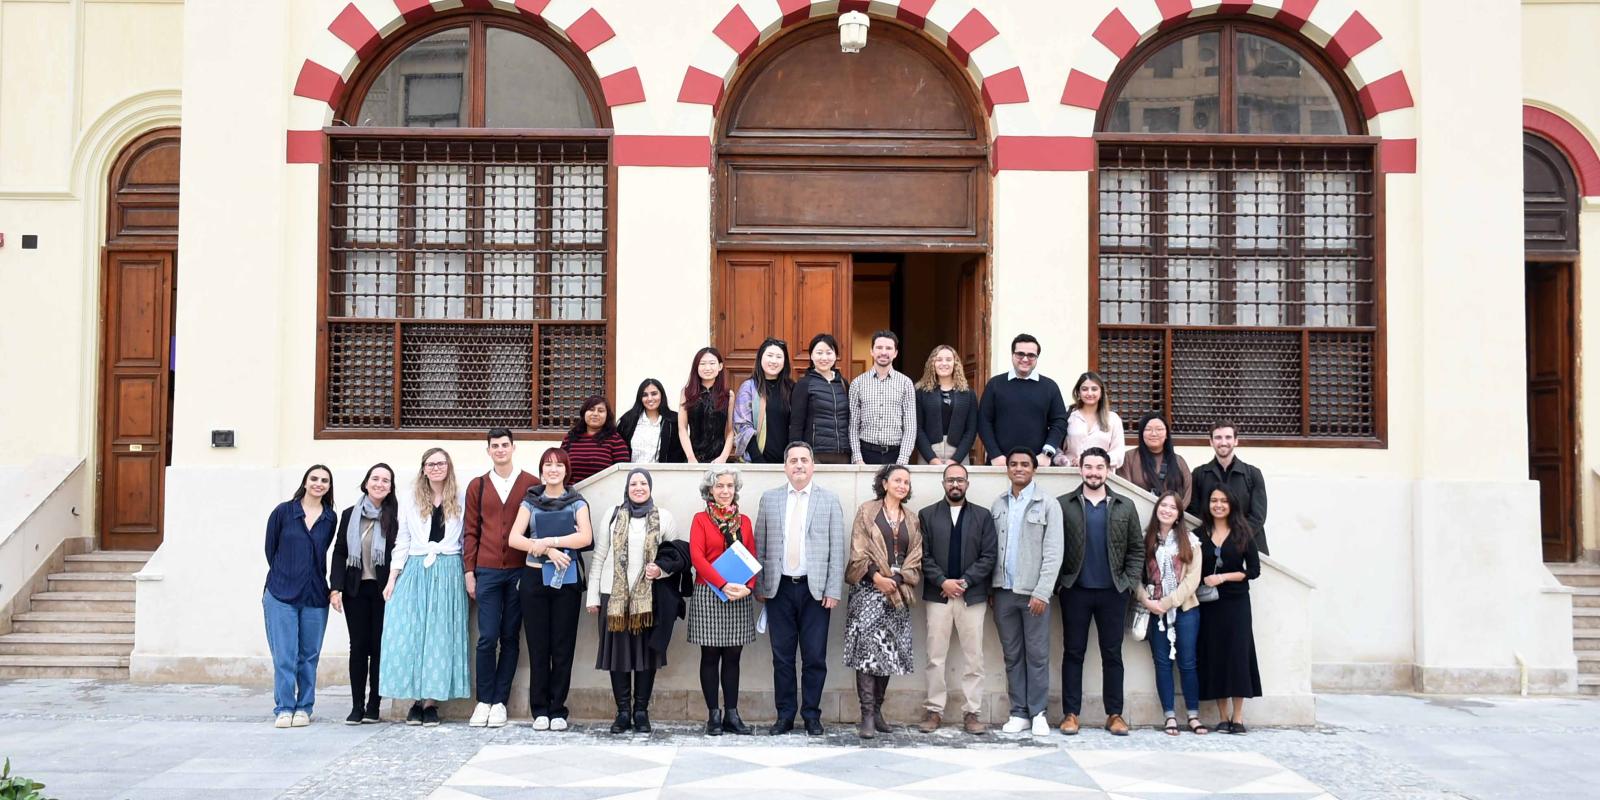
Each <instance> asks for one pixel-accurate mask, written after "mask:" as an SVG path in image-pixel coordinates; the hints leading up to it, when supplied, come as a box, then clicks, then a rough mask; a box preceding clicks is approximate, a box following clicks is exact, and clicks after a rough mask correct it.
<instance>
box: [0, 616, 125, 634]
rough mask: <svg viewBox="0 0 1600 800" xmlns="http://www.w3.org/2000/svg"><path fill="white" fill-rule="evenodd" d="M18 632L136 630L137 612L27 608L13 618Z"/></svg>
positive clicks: (113, 631)
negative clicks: (134, 623) (134, 616)
mask: <svg viewBox="0 0 1600 800" xmlns="http://www.w3.org/2000/svg"><path fill="white" fill-rule="evenodd" d="M11 630H13V631H15V632H16V633H133V615H132V614H118V613H116V612H112V611H26V612H23V613H21V614H18V615H16V616H14V617H12V618H11Z"/></svg>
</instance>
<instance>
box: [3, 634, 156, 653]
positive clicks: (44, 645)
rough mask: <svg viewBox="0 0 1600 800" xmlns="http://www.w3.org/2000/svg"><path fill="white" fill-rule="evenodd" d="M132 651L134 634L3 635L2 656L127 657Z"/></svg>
mask: <svg viewBox="0 0 1600 800" xmlns="http://www.w3.org/2000/svg"><path fill="white" fill-rule="evenodd" d="M132 651H133V634H131V633H8V634H5V635H0V656H125V655H127V654H129V653H131V652H132Z"/></svg>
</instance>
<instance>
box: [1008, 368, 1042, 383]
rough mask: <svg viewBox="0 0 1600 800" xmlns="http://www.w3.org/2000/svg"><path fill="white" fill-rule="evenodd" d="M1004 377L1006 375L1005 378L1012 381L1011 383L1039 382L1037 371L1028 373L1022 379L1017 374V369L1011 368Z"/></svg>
mask: <svg viewBox="0 0 1600 800" xmlns="http://www.w3.org/2000/svg"><path fill="white" fill-rule="evenodd" d="M1006 375H1007V378H1008V379H1009V380H1013V381H1036V380H1039V370H1034V371H1032V372H1030V373H1028V375H1027V377H1023V376H1021V375H1018V374H1017V368H1016V367H1012V368H1011V371H1010V372H1008V373H1006Z"/></svg>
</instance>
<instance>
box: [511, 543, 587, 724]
mask: <svg viewBox="0 0 1600 800" xmlns="http://www.w3.org/2000/svg"><path fill="white" fill-rule="evenodd" d="M517 591H518V594H519V595H520V596H521V597H522V626H523V631H524V632H525V633H526V634H527V637H528V662H529V664H528V709H529V713H531V714H532V715H533V716H534V717H551V718H556V717H559V718H562V719H565V718H566V717H567V713H568V712H567V693H568V692H569V691H570V690H571V689H572V654H573V650H574V649H575V648H576V647H577V646H578V614H579V613H580V612H581V611H582V606H583V587H582V586H581V585H577V584H570V583H569V584H567V585H565V586H562V587H561V588H560V589H552V588H550V587H548V586H545V585H544V574H543V572H541V571H540V570H537V569H534V568H532V567H523V568H522V579H521V585H520V586H519V587H518V589H517Z"/></svg>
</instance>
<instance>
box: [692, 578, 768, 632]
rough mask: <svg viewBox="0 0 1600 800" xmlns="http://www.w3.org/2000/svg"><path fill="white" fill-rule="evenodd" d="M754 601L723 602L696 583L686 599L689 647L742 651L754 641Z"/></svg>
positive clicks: (745, 599) (747, 599)
mask: <svg viewBox="0 0 1600 800" xmlns="http://www.w3.org/2000/svg"><path fill="white" fill-rule="evenodd" d="M755 604H756V599H755V598H754V597H746V598H744V599H743V600H729V601H727V602H723V600H722V599H721V598H719V597H717V593H716V592H713V591H711V587H710V586H707V585H705V584H703V583H700V582H698V581H697V582H696V583H695V585H694V594H693V595H691V596H690V597H689V644H697V645H700V646H701V647H744V646H745V645H747V644H749V643H751V642H753V641H755V639H756V615H755Z"/></svg>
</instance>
